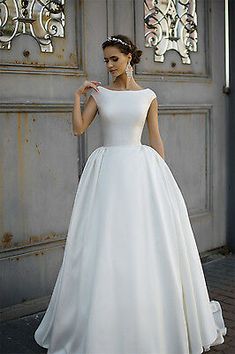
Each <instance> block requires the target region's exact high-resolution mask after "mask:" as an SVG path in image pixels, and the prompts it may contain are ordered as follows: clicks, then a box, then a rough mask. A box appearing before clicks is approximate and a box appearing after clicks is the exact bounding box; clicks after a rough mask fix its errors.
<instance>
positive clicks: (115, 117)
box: [91, 86, 156, 146]
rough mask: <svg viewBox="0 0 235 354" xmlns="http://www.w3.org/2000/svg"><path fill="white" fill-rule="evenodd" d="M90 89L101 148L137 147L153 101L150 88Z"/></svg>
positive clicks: (153, 93) (152, 93) (152, 92)
mask: <svg viewBox="0 0 235 354" xmlns="http://www.w3.org/2000/svg"><path fill="white" fill-rule="evenodd" d="M98 88H99V90H100V91H99V92H97V91H96V90H95V89H92V92H91V95H92V96H93V97H94V99H95V101H96V104H97V107H98V112H99V115H100V119H101V131H102V138H103V145H104V146H110V145H140V144H141V135H142V131H143V128H144V123H145V119H146V117H147V113H148V109H149V106H150V103H151V102H152V100H153V99H154V98H155V97H156V94H155V92H154V91H152V90H151V89H149V88H146V89H142V90H138V91H127V90H125V91H117V90H110V89H106V88H105V87H102V86H98Z"/></svg>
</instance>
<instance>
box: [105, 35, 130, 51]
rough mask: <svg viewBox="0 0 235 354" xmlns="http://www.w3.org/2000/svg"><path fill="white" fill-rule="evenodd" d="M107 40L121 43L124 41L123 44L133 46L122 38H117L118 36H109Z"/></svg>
mask: <svg viewBox="0 0 235 354" xmlns="http://www.w3.org/2000/svg"><path fill="white" fill-rule="evenodd" d="M107 41H108V42H120V43H122V44H124V45H126V46H128V47H129V48H131V46H130V44H128V43H126V42H124V41H122V40H121V39H120V38H116V37H113V38H111V37H108V38H107Z"/></svg>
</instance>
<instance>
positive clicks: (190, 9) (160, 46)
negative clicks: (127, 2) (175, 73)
mask: <svg viewBox="0 0 235 354" xmlns="http://www.w3.org/2000/svg"><path fill="white" fill-rule="evenodd" d="M144 27H145V34H144V36H145V47H153V48H154V61H156V62H161V63H163V62H164V55H165V53H166V51H168V50H171V49H174V50H175V51H177V52H178V53H179V54H180V56H181V60H182V63H183V64H191V59H190V52H197V50H198V48H197V42H198V38H197V13H196V0H144Z"/></svg>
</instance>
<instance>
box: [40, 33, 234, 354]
mask: <svg viewBox="0 0 235 354" xmlns="http://www.w3.org/2000/svg"><path fill="white" fill-rule="evenodd" d="M102 48H103V53H104V60H105V62H106V66H107V69H108V71H109V72H111V74H112V75H113V84H112V86H111V87H104V86H101V85H100V84H101V83H100V82H98V81H85V82H84V84H83V85H82V86H81V87H80V88H79V89H78V90H77V91H76V93H75V103H74V112H73V131H74V134H75V135H81V134H82V133H84V132H85V131H86V130H87V128H88V127H89V125H90V124H91V122H92V121H93V119H94V118H95V116H96V113H97V111H98V112H99V115H100V120H101V127H102V133H103V145H102V146H100V147H98V148H97V149H95V150H94V151H93V152H92V153H91V154H90V156H89V157H88V159H87V162H86V165H85V167H84V169H83V173H82V176H81V178H80V181H79V185H78V189H77V193H76V196H75V200H74V206H73V211H72V215H71V220H70V224H69V229H68V236H67V240H66V246H65V252H64V258H63V262H62V265H61V268H60V271H59V274H58V277H57V280H56V283H55V287H54V290H53V293H52V296H51V300H50V303H49V306H48V308H47V311H46V313H45V315H44V317H43V319H42V321H41V323H40V325H39V327H38V328H37V330H36V332H35V334H34V338H35V340H36V341H37V343H38V344H39V345H41V346H42V347H45V348H48V353H49V354H52V353H53V354H200V353H202V352H203V351H204V350H205V351H208V350H209V349H210V347H211V346H214V345H218V344H220V343H223V342H224V337H223V336H224V335H225V334H226V331H227V329H226V327H225V325H224V321H223V316H222V309H221V306H220V304H219V302H218V301H210V299H209V296H208V290H207V286H206V282H205V278H204V274H203V270H202V266H201V262H200V257H199V253H198V249H197V246H196V242H195V239H194V235H193V231H192V228H191V224H190V220H189V216H188V211H187V208H186V204H185V201H184V198H183V195H182V193H181V190H180V188H179V186H178V184H177V182H176V181H175V179H174V177H173V175H172V172H171V171H170V169H169V167H168V165H167V164H166V162H165V160H164V147H163V143H162V139H161V136H160V133H159V128H158V112H157V110H158V102H157V98H156V94H155V92H154V91H153V90H152V89H150V88H142V87H140V86H139V85H138V84H137V83H136V81H135V80H134V78H133V74H132V71H133V66H134V65H135V64H137V63H138V62H139V61H140V56H141V53H142V51H141V50H139V49H138V48H137V47H136V46H135V45H134V44H133V43H132V41H131V40H130V39H129V38H128V37H126V36H124V35H117V36H112V37H108V38H107V40H106V41H105V42H104V43H103V44H102ZM89 90H92V92H91V96H90V97H89V99H88V102H87V104H86V106H85V108H84V111H83V113H81V110H80V96H81V95H82V94H85V93H87V92H88V91H89ZM145 120H147V125H148V130H149V141H150V146H148V145H144V144H142V143H141V134H142V131H143V127H144V123H145Z"/></svg>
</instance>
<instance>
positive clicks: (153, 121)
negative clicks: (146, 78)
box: [147, 98, 165, 159]
mask: <svg viewBox="0 0 235 354" xmlns="http://www.w3.org/2000/svg"><path fill="white" fill-rule="evenodd" d="M147 125H148V131H149V144H150V146H151V147H152V148H153V149H155V150H156V151H157V152H158V153H159V154H160V155H161V157H162V158H163V159H165V151H164V145H163V142H162V138H161V135H160V132H159V125H158V102H157V99H156V98H154V99H153V100H152V102H151V105H150V107H149V110H148V114H147Z"/></svg>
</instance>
